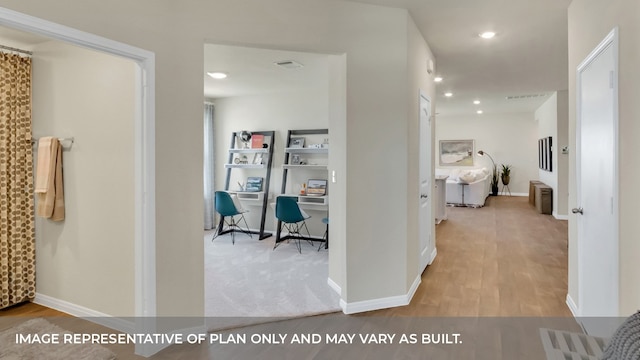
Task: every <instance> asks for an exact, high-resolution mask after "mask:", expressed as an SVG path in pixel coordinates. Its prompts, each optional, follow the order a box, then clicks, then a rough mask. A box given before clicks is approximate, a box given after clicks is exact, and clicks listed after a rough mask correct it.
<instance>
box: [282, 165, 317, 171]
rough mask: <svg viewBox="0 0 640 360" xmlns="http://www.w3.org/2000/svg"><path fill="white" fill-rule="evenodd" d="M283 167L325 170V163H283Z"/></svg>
mask: <svg viewBox="0 0 640 360" xmlns="http://www.w3.org/2000/svg"><path fill="white" fill-rule="evenodd" d="M282 168H283V169H307V170H327V165H292V164H284V165H282Z"/></svg>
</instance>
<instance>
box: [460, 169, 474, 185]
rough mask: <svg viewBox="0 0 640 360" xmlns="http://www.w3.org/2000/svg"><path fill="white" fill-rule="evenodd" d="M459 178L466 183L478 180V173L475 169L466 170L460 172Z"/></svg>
mask: <svg viewBox="0 0 640 360" xmlns="http://www.w3.org/2000/svg"><path fill="white" fill-rule="evenodd" d="M459 179H460V180H462V181H464V182H466V183H472V182H474V181H476V174H475V173H474V172H473V171H465V172H462V173H461V174H460V177H459Z"/></svg>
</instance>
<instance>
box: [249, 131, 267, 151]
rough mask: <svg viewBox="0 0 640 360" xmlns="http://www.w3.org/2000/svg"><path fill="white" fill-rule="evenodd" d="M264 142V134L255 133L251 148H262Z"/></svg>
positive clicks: (252, 137)
mask: <svg viewBox="0 0 640 360" xmlns="http://www.w3.org/2000/svg"><path fill="white" fill-rule="evenodd" d="M263 144H264V135H259V134H255V135H253V136H251V148H252V149H262V147H263Z"/></svg>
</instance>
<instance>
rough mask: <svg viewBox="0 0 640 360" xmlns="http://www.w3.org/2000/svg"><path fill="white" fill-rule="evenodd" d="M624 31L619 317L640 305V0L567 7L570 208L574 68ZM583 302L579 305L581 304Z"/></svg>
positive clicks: (573, 272) (573, 283) (572, 224)
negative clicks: (609, 37) (615, 31)
mask: <svg viewBox="0 0 640 360" xmlns="http://www.w3.org/2000/svg"><path fill="white" fill-rule="evenodd" d="M616 26H617V27H618V28H619V31H620V38H619V39H620V43H619V52H620V53H619V56H620V58H619V73H618V76H617V78H618V85H619V93H618V95H619V107H618V111H619V130H618V131H619V141H618V146H619V165H620V167H619V169H620V172H619V179H618V186H619V204H618V212H619V216H620V219H619V228H620V234H619V254H620V265H619V271H620V283H619V288H620V294H619V298H620V307H619V308H620V315H621V316H628V315H630V314H631V313H633V312H635V311H637V310H638V308H639V307H640V287H639V286H638V284H640V262H638V254H640V242H639V241H638V233H640V222H639V221H638V210H637V205H638V204H637V199H638V197H640V188H639V187H638V183H637V181H636V179H638V177H639V176H640V171H639V169H640V166H638V161H637V158H638V156H637V144H638V139H640V122H638V121H637V119H638V118H640V102H638V94H640V72H639V71H638V64H640V45H639V44H640V35H638V34H640V3H639V2H638V1H636V0H611V1H607V2H606V3H605V2H600V1H593V0H573V2H572V3H571V5H570V7H569V134H570V136H569V139H570V149H571V152H570V156H569V169H570V172H569V207H576V206H577V205H578V204H577V199H576V173H575V168H576V157H575V146H576V143H575V134H576V73H575V72H576V69H577V66H578V65H579V64H580V63H581V62H582V61H583V60H584V59H585V57H586V56H587V55H588V54H589V53H590V52H591V51H592V50H593V49H594V48H595V47H596V46H597V45H598V44H599V43H600V42H601V41H602V40H603V39H604V38H605V36H606V35H607V34H608V33H609V32H611V30H612V29H613V28H614V27H616ZM576 231H577V229H576V218H575V215H572V214H570V215H569V296H570V297H571V298H572V299H573V300H574V301H575V302H578V301H579V300H578V292H579V288H578V261H579V259H578V248H577V234H576ZM577 305H578V306H580V304H577Z"/></svg>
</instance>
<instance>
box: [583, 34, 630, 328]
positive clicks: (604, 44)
mask: <svg viewBox="0 0 640 360" xmlns="http://www.w3.org/2000/svg"><path fill="white" fill-rule="evenodd" d="M618 33H619V30H618V27H615V28H614V29H613V30H611V32H609V34H608V35H607V36H606V37H605V38H604V40H602V41H601V42H600V44H598V46H596V47H595V48H594V49H593V50H592V51H591V53H589V55H588V56H587V57H586V58H585V59H584V60H583V61H582V62H581V63H580V65H578V67H577V69H576V134H575V135H576V201H577V202H578V204H577V205H578V206H580V201H581V194H582V179H581V176H580V174H581V170H582V166H581V161H582V158H581V156H582V155H581V152H580V149H581V145H582V144H581V135H580V134H581V131H582V127H581V125H582V111H581V108H582V80H581V74H582V73H583V72H584V71H585V69H586V68H587V67H588V66H589V65H590V64H591V63H592V62H593V61H594V60H595V59H596V58H597V57H598V56H599V55H601V54H602V53H603V52H604V51H605V50H606V49H607V48H608V47H609V46H611V47H612V49H613V57H614V76H613V77H612V79H611V81H612V85H613V137H614V139H613V141H614V144H615V146H614V150H613V158H614V161H613V177H614V181H613V189H612V197H613V203H612V207H613V212H612V213H613V223H614V224H615V225H614V227H613V230H612V231H613V239H612V244H611V246H613V247H614V253H615V256H614V257H615V261H616V263H615V264H614V265H615V266H614V279H613V285H614V287H615V291H614V294H611V296H613V297H614V304H615V309H610V310H611V311H612V312H613V313H614V314H615V315H616V316H617V314H618V313H619V310H618V309H619V294H620V288H619V286H620V282H619V279H620V274H619V271H620V270H619V263H620V254H619V236H620V230H619V226H620V225H619V224H620V220H619V209H618V205H619V180H618V179H619V178H620V172H619V159H620V157H619V146H618V144H619V114H618V74H619V72H618V71H619V65H618V64H619V57H618V36H619V35H618ZM580 232H581V231H580V226H578V225H577V226H576V234H577V247H578V304H577V309H576V310H577V313H578V314H577V315H578V316H587V314H584V313H583V311H584V308H583V304H584V296H585V295H584V283H585V276H584V272H585V265H586V264H584V262H583V261H582V259H583V258H584V252H585V249H584V247H583V246H582V242H581V241H580V236H581V234H580Z"/></svg>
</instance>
